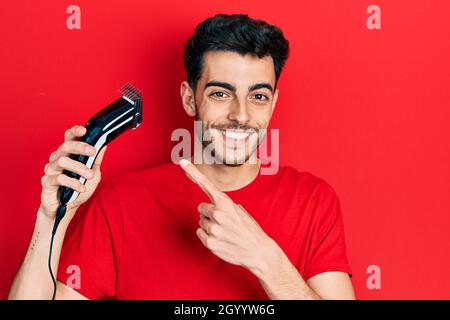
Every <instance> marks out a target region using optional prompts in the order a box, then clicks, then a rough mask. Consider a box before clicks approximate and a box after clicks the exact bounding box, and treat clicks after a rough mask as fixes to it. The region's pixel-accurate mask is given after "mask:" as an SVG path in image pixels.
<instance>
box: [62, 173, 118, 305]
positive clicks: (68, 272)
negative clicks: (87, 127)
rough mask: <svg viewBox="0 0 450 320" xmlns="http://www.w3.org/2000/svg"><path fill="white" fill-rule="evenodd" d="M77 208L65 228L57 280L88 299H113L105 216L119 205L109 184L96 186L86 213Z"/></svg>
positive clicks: (111, 257) (113, 278) (111, 245)
mask: <svg viewBox="0 0 450 320" xmlns="http://www.w3.org/2000/svg"><path fill="white" fill-rule="evenodd" d="M102 182H103V181H102ZM81 209H83V207H80V209H78V210H77V212H76V213H75V216H74V218H73V220H72V221H71V222H70V224H69V227H68V228H67V231H66V235H65V239H64V243H63V247H62V250H61V255H60V259H59V267H58V274H57V279H58V280H59V281H61V282H62V283H65V284H66V285H68V286H70V287H71V288H73V289H74V290H76V291H78V292H79V293H81V294H82V295H83V296H85V297H87V298H89V299H95V300H96V299H102V298H109V297H114V296H115V295H116V259H115V254H114V242H113V235H112V233H111V228H110V221H109V218H108V217H111V216H114V211H116V210H119V206H118V202H117V197H116V194H115V191H114V188H113V186H112V184H111V181H110V180H108V181H106V182H105V183H104V184H100V185H99V186H98V188H97V190H96V191H95V193H94V195H93V196H92V198H91V202H90V203H89V206H88V208H87V210H85V212H83V210H81ZM79 211H82V212H79Z"/></svg>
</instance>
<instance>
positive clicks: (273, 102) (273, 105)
mask: <svg viewBox="0 0 450 320" xmlns="http://www.w3.org/2000/svg"><path fill="white" fill-rule="evenodd" d="M278 92H279V91H278V88H276V89H275V92H274V93H273V100H272V111H271V112H272V113H273V110H275V106H276V104H277V100H278Z"/></svg>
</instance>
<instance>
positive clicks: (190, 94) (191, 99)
mask: <svg viewBox="0 0 450 320" xmlns="http://www.w3.org/2000/svg"><path fill="white" fill-rule="evenodd" d="M180 94H181V102H182V103H183V108H184V111H186V113H187V115H188V116H190V117H194V116H195V115H196V113H197V110H196V109H195V95H194V90H192V88H191V86H190V85H189V83H187V81H183V82H181V86H180Z"/></svg>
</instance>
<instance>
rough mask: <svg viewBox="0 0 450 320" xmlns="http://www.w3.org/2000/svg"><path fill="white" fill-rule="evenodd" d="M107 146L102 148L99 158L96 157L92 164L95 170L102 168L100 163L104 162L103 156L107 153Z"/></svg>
mask: <svg viewBox="0 0 450 320" xmlns="http://www.w3.org/2000/svg"><path fill="white" fill-rule="evenodd" d="M107 147H108V146H104V147H103V148H102V150H100V152H99V153H98V155H97V159H95V161H94V164H93V165H92V170H93V171H97V170H99V169H100V165H101V164H102V161H103V156H104V155H105V152H106V148H107Z"/></svg>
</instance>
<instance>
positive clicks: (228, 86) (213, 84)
mask: <svg viewBox="0 0 450 320" xmlns="http://www.w3.org/2000/svg"><path fill="white" fill-rule="evenodd" d="M208 87H222V88H224V89H227V90H230V91H233V92H235V91H236V87H235V86H233V85H232V84H229V83H228V82H220V81H210V82H208V83H207V84H206V85H205V89H206V88H208Z"/></svg>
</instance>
